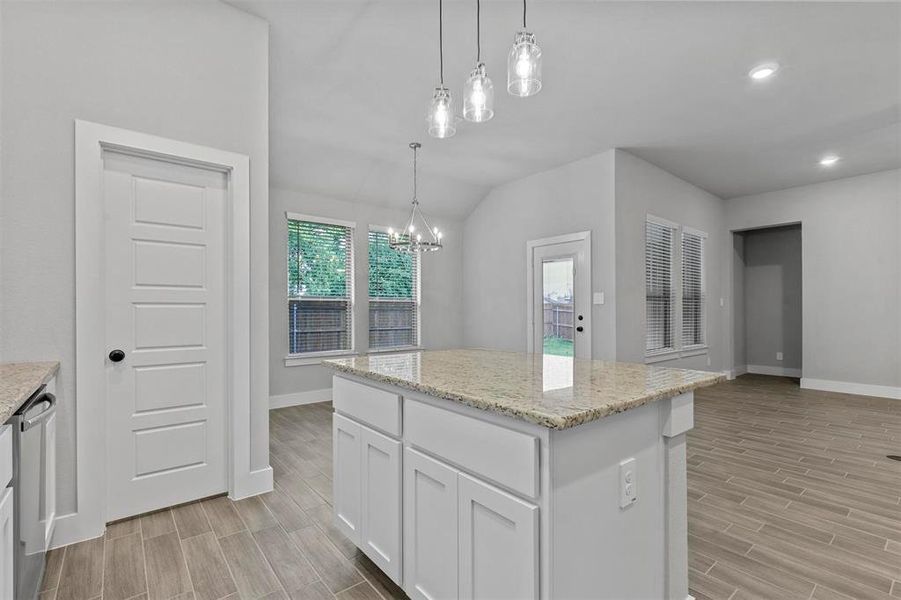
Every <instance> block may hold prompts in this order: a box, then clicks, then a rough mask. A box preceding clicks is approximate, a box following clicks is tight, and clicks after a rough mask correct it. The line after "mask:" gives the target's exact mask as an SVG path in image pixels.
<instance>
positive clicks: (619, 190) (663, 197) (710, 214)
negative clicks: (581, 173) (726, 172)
mask: <svg viewBox="0 0 901 600" xmlns="http://www.w3.org/2000/svg"><path fill="white" fill-rule="evenodd" d="M648 214H652V215H654V216H657V217H662V218H664V219H667V220H669V221H672V222H674V223H678V224H679V225H683V226H687V227H691V228H693V229H698V230H700V231H703V232H705V233H707V235H708V238H707V245H706V250H705V256H706V271H705V276H706V289H707V345H708V354H701V355H695V356H691V357H687V358H678V357H677V358H675V359H673V360H668V361H664V362H662V363H660V364H661V365H664V366H668V367H684V368H691V369H702V370H716V371H721V370H724V369H726V368H728V366H727V365H728V364H729V362H728V357H729V356H730V355H731V352H730V353H728V354H727V353H726V350H727V335H726V327H725V323H726V322H728V321H726V320H725V319H726V317H727V313H726V309H725V308H724V307H720V298H721V297H725V296H727V295H728V294H727V292H731V287H730V286H729V285H726V282H727V281H729V282H731V279H727V278H725V277H724V275H725V274H726V273H727V272H728V271H727V270H726V269H725V266H724V263H725V262H727V261H729V258H730V257H731V248H732V240H731V238H730V237H729V236H728V235H726V230H725V227H724V208H723V201H722V200H720V199H719V198H717V197H716V196H714V195H712V194H708V193H707V192H705V191H703V190H701V189H700V188H697V187H695V186H693V185H691V184H690V183H688V182H686V181H683V180H682V179H679V178H678V177H676V176H675V175H671V174H670V173H668V172H666V171H664V170H663V169H660V168H658V167H656V166H654V165H652V164H651V163H649V162H647V161H644V160H642V159H640V158H637V157H635V156H633V155H631V154H629V153H628V152H624V151H622V150H617V151H616V289H617V296H618V298H617V303H616V307H617V309H616V357H617V359H618V360H622V361H627V362H644V360H645V323H646V315H645V262H644V261H645V247H644V241H645V220H646V217H647V215H648ZM730 344H731V342H730ZM708 358H709V361H708Z"/></svg>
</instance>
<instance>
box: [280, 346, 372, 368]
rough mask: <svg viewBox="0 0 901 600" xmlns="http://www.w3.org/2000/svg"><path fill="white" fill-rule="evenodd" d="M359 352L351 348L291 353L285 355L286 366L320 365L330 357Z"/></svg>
mask: <svg viewBox="0 0 901 600" xmlns="http://www.w3.org/2000/svg"><path fill="white" fill-rule="evenodd" d="M357 354H358V353H357V352H353V351H350V350H329V351H327V352H308V353H306V354H289V355H288V356H286V357H285V366H286V367H305V366H307V365H318V364H320V363H321V362H322V361H324V360H327V359H329V358H344V357H346V356H357Z"/></svg>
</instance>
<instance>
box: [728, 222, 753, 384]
mask: <svg viewBox="0 0 901 600" xmlns="http://www.w3.org/2000/svg"><path fill="white" fill-rule="evenodd" d="M744 274H745V237H744V235H742V234H740V233H736V234H733V236H732V273H731V279H732V312H731V315H730V319H729V321H728V322H727V325H726V326H727V327H729V328H730V329H731V331H732V363H733V365H734V367H732V368H730V371H731V375H730V376H732V377H735V376H738V375H742V374H744V373H745V372H746V371H747V368H746V367H747V364H748V358H747V354H746V353H745V334H746V331H745V276H744Z"/></svg>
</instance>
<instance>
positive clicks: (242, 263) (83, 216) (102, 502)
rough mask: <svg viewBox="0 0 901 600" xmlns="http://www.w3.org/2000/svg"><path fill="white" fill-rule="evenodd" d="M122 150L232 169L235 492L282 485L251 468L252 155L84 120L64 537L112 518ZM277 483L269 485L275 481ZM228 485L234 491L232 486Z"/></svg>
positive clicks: (88, 532)
mask: <svg viewBox="0 0 901 600" xmlns="http://www.w3.org/2000/svg"><path fill="white" fill-rule="evenodd" d="M105 151H115V152H120V153H125V154H130V155H136V156H143V157H148V158H153V159H156V160H166V161H170V162H174V163H177V164H185V165H190V166H194V167H199V168H203V169H208V170H214V171H219V172H222V173H223V174H224V175H225V176H226V178H227V180H228V192H229V194H228V201H229V207H230V209H231V210H230V211H229V212H228V228H227V236H228V243H227V248H226V252H227V256H226V259H227V260H226V264H227V266H228V285H227V288H226V295H227V313H226V314H227V317H228V323H229V326H228V330H229V331H228V335H227V344H228V350H227V368H226V372H227V373H228V377H229V379H228V383H227V390H228V394H227V405H228V410H227V414H228V417H227V423H228V427H227V433H226V452H227V457H228V482H227V486H228V492H229V496H231V497H233V498H236V497H243V496H245V495H247V494H250V493H261V492H265V491H268V490H271V489H272V474H271V470H269V471H268V479H267V469H268V467H267V468H266V469H259V470H257V471H251V460H250V459H251V457H250V455H251V446H250V437H251V429H250V427H251V414H250V159H249V157H247V156H245V155H242V154H236V153H234V152H226V151H223V150H216V149H214V148H208V147H205V146H199V145H196V144H191V143H187V142H179V141H175V140H170V139H166V138H161V137H157V136H154V135H148V134H145V133H139V132H136V131H129V130H127V129H120V128H118V127H109V126H106V125H100V124H97V123H91V122H88V121H81V120H77V119H76V121H75V324H76V338H75V351H76V354H75V356H76V361H75V391H76V402H77V404H78V410H77V411H76V417H75V418H76V456H77V458H78V460H77V461H76V477H77V491H76V494H77V506H78V512H77V513H73V514H71V515H66V516H65V517H60V519H59V520H60V525H61V527H60V529H59V530H58V534H57V536H58V540H59V541H69V542H74V541H78V540H79V539H89V538H93V537H97V536H99V535H101V534H102V533H103V531H104V528H105V524H106V514H107V511H106V492H107V480H106V475H107V474H106V469H107V448H106V434H107V431H106V410H105V406H106V400H105V398H106V394H105V390H106V375H105V371H104V369H105V367H104V362H103V361H102V360H99V359H100V357H102V356H104V355H105V354H106V340H105V331H104V322H105V320H104V307H103V304H104V301H103V294H104V292H103V290H104V285H103V278H104V273H103V264H104V261H103V251H104V248H103V244H104V235H103V234H102V233H103V223H104V218H103V194H102V189H103V188H102V173H103V153H104V152H105ZM267 481H268V483H267ZM223 491H224V490H223Z"/></svg>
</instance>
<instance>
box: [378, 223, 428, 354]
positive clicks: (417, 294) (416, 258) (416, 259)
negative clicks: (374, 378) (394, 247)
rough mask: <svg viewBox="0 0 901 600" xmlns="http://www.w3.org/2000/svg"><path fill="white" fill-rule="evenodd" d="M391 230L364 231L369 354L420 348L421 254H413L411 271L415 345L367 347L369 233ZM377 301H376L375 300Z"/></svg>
mask: <svg viewBox="0 0 901 600" xmlns="http://www.w3.org/2000/svg"><path fill="white" fill-rule="evenodd" d="M390 229H391V228H390V227H388V226H386V225H375V224H370V225H369V227H368V229H367V231H366V260H367V273H366V319H367V322H366V334H367V335H366V343H367V347H366V351H367V353H369V354H377V353H390V352H405V351H409V350H419V349H421V348H422V256H421V254H418V253H414V254H413V255H412V256H413V269H414V270H415V272H414V273H413V278H414V282H415V285H414V288H415V289H414V290H413V298H414V300H413V303H414V307H415V311H416V313H415V315H416V317H415V319H414V322H415V331H414V336H415V343H414V344H410V345H405V346H385V347H379V348H372V347H370V346H369V335H370V333H371V331H372V329H371V327H372V325H371V323H369V310H370V306H369V305H370V303H372V302H373V298H372V297H371V296H370V295H369V271H370V270H371V269H372V265H369V264H368V260H369V232H370V231H375V232H378V233H385V234H387V233H388V231H389V230H390ZM376 301H378V300H376Z"/></svg>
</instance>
